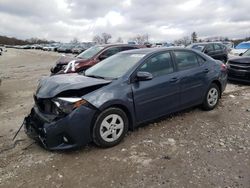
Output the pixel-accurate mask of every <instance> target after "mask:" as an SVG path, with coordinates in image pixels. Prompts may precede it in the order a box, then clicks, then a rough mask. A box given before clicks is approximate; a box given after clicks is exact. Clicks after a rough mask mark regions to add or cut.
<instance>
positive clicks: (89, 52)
mask: <svg viewBox="0 0 250 188" xmlns="http://www.w3.org/2000/svg"><path fill="white" fill-rule="evenodd" d="M103 48H104V47H103V46H93V47H91V48H89V49H87V50H85V51H84V52H82V53H80V54H79V55H78V56H77V58H80V59H90V58H92V57H93V56H94V55H96V54H97V53H98V52H100V51H101V50H102V49H103Z"/></svg>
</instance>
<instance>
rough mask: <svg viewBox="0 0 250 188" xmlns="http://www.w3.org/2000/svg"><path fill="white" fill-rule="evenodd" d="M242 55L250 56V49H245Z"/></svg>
mask: <svg viewBox="0 0 250 188" xmlns="http://www.w3.org/2000/svg"><path fill="white" fill-rule="evenodd" d="M242 56H250V49H249V50H247V51H245V53H244V54H243V55H242Z"/></svg>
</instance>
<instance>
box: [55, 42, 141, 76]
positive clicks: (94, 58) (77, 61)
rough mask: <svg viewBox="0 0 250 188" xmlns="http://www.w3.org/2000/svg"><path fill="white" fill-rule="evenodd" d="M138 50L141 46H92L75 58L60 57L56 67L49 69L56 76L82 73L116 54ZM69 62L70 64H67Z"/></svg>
mask: <svg viewBox="0 0 250 188" xmlns="http://www.w3.org/2000/svg"><path fill="white" fill-rule="evenodd" d="M138 48H141V46H138V45H129V44H106V45H97V46H93V47H91V48H89V49H87V50H86V51H84V52H82V53H81V54H79V55H78V56H76V57H68V56H63V57H61V58H60V59H59V60H58V61H57V62H56V65H55V66H54V67H52V68H51V73H52V74H56V73H58V72H59V71H60V73H72V72H82V71H85V70H86V69H88V68H89V67H91V66H93V65H95V64H96V63H98V62H100V61H102V60H104V59H106V58H107V57H110V56H112V55H114V54H116V53H118V52H121V51H125V50H133V49H138ZM69 62H71V63H70V64H69Z"/></svg>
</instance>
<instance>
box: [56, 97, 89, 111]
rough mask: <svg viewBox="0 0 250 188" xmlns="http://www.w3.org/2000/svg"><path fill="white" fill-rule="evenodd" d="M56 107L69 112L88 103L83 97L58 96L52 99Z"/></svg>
mask: <svg viewBox="0 0 250 188" xmlns="http://www.w3.org/2000/svg"><path fill="white" fill-rule="evenodd" d="M52 101H53V103H54V104H55V105H56V107H57V108H58V109H59V110H60V111H61V112H63V113H66V114H69V113H70V112H72V111H73V110H74V109H76V108H79V107H80V106H81V105H85V104H87V101H86V100H84V99H82V98H73V97H72V98H70V97H58V98H55V99H53V100H52Z"/></svg>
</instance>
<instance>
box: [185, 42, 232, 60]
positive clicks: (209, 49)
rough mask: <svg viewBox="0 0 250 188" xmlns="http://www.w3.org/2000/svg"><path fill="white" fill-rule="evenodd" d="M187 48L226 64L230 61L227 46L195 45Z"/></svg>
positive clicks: (216, 43)
mask: <svg viewBox="0 0 250 188" xmlns="http://www.w3.org/2000/svg"><path fill="white" fill-rule="evenodd" d="M187 48H191V49H194V50H198V51H200V52H203V53H205V54H207V55H208V56H210V57H212V58H214V59H217V60H220V61H222V62H224V63H226V62H227V60H228V50H227V48H226V46H225V45H223V44H221V43H219V42H202V43H193V44H190V45H188V46H187Z"/></svg>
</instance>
